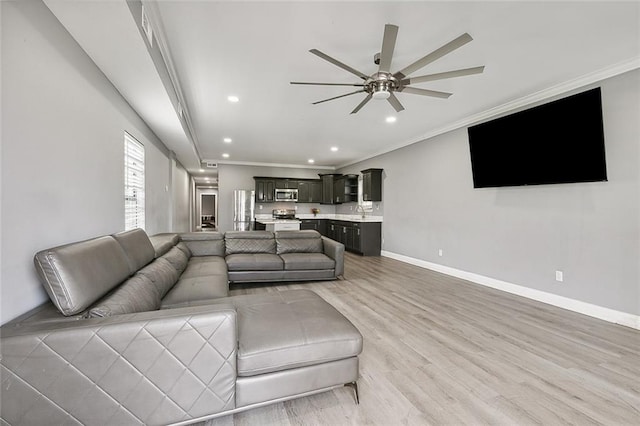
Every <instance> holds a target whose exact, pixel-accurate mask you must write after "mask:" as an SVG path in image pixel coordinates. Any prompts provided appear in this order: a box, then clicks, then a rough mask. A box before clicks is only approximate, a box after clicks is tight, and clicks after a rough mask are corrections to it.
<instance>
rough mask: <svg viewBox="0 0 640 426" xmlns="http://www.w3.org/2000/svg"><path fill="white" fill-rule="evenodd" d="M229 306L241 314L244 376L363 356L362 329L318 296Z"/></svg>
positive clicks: (238, 301) (259, 298)
mask: <svg viewBox="0 0 640 426" xmlns="http://www.w3.org/2000/svg"><path fill="white" fill-rule="evenodd" d="M222 302H223V301H222V300H221V301H220V303H222ZM224 303H231V304H233V305H234V306H235V307H236V310H237V313H238V340H239V346H238V376H244V377H246V376H256V375H259V374H265V373H270V372H276V371H282V370H289V369H293V368H299V367H304V366H309V365H314V364H321V363H324V362H329V361H334V360H340V359H345V358H350V357H355V356H357V355H358V354H359V353H360V352H361V351H362V335H361V334H360V332H359V331H358V329H356V327H355V326H354V325H353V324H351V322H350V321H349V320H348V319H346V318H345V317H344V316H343V315H342V314H341V313H340V312H338V311H337V310H336V309H335V308H334V307H333V306H331V305H330V304H328V303H326V302H325V301H324V300H323V299H322V298H321V297H320V296H318V295H317V294H315V293H314V292H312V291H309V290H289V291H286V292H277V294H257V295H241V296H232V297H227V298H225V299H224ZM274 324H278V326H277V327H274V326H273V325H274Z"/></svg>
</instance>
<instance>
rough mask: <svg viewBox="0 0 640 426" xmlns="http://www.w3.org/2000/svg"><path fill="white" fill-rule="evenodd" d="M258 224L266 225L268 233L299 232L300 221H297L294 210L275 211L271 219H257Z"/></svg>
mask: <svg viewBox="0 0 640 426" xmlns="http://www.w3.org/2000/svg"><path fill="white" fill-rule="evenodd" d="M256 222H257V223H258V224H262V225H264V227H265V229H266V230H267V231H272V232H275V231H297V230H299V229H300V220H298V219H296V211H295V210H294V209H273V211H272V212H271V219H256Z"/></svg>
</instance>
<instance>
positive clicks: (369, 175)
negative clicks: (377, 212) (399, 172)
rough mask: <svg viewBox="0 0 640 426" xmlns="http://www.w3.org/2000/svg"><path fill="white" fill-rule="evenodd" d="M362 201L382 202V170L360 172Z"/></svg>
mask: <svg viewBox="0 0 640 426" xmlns="http://www.w3.org/2000/svg"><path fill="white" fill-rule="evenodd" d="M362 201H382V169H367V170H362Z"/></svg>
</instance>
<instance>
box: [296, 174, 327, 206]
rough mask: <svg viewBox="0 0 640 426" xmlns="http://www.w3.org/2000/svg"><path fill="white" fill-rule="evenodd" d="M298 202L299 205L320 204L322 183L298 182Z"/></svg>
mask: <svg viewBox="0 0 640 426" xmlns="http://www.w3.org/2000/svg"><path fill="white" fill-rule="evenodd" d="M298 202H299V203H320V202H322V181H321V180H320V179H317V180H301V181H299V182H298Z"/></svg>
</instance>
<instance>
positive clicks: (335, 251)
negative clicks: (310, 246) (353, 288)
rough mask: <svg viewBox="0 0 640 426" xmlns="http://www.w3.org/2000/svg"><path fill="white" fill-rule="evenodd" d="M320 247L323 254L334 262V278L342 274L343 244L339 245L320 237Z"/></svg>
mask: <svg viewBox="0 0 640 426" xmlns="http://www.w3.org/2000/svg"><path fill="white" fill-rule="evenodd" d="M322 246H323V249H324V254H326V255H327V256H329V257H330V258H332V259H333V260H335V262H336V277H339V276H341V275H343V274H344V244H342V243H339V242H337V241H335V240H332V239H331V238H327V237H322Z"/></svg>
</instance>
